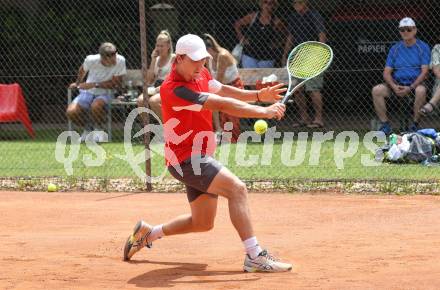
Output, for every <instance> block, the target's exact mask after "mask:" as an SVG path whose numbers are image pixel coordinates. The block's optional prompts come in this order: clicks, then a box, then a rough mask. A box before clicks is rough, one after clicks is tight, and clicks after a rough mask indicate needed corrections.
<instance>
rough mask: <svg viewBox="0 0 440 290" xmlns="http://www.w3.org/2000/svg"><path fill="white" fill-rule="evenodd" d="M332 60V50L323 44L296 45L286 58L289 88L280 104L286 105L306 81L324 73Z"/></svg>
mask: <svg viewBox="0 0 440 290" xmlns="http://www.w3.org/2000/svg"><path fill="white" fill-rule="evenodd" d="M332 60H333V50H332V49H331V47H330V46H328V45H327V44H325V43H322V42H318V41H307V42H303V43H301V44H299V45H297V46H296V47H295V48H294V49H293V50H292V51H291V52H290V53H289V57H288V58H287V64H286V69H287V72H288V73H289V86H288V88H287V91H286V94H285V95H284V98H283V99H282V100H281V101H280V102H281V103H283V104H285V103H287V101H288V100H289V99H290V97H291V96H292V95H293V93H295V92H296V91H297V90H298V89H299V88H301V87H302V86H303V85H304V84H305V83H306V82H307V81H309V80H311V79H313V78H314V77H317V76H319V75H320V74H322V73H323V72H325V70H326V69H327V68H328V67H329V66H330V64H331V63H332Z"/></svg>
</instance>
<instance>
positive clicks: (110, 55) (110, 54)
mask: <svg viewBox="0 0 440 290" xmlns="http://www.w3.org/2000/svg"><path fill="white" fill-rule="evenodd" d="M116 53H118V52H117V51H115V52H110V53H106V54H104V56H105V57H112V56H114V55H116Z"/></svg>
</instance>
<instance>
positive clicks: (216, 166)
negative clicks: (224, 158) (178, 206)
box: [168, 156, 223, 202]
mask: <svg viewBox="0 0 440 290" xmlns="http://www.w3.org/2000/svg"><path fill="white" fill-rule="evenodd" d="M192 161H193V163H194V166H193V163H192ZM179 165H180V168H181V169H182V173H183V176H181V175H180V173H179V171H178V170H176V168H175V167H173V166H168V171H169V172H170V173H171V175H172V176H173V177H174V178H176V179H177V180H179V181H181V182H182V183H183V184H185V186H186V194H187V197H188V201H189V202H192V201H194V200H195V199H196V198H197V197H199V196H200V195H201V194H209V195H212V196H213V197H217V195H215V194H211V193H208V192H207V190H208V188H209V186H210V185H211V182H212V181H213V180H214V177H215V176H216V175H217V173H219V172H220V170H221V169H222V167H223V165H222V164H221V163H220V162H218V161H217V160H215V159H214V158H212V157H211V156H193V157H190V158H188V159H186V160H185V161H183V162H182V163H180V164H179ZM196 166H197V167H196ZM199 166H200V170H199V168H198V167H199ZM195 167H196V168H195Z"/></svg>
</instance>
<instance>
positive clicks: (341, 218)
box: [0, 192, 440, 289]
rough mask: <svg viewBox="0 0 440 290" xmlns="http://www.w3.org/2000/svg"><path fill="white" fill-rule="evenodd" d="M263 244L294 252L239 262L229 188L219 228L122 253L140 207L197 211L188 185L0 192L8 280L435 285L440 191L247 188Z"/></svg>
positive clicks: (167, 212)
mask: <svg viewBox="0 0 440 290" xmlns="http://www.w3.org/2000/svg"><path fill="white" fill-rule="evenodd" d="M250 201H251V207H252V212H253V219H254V221H255V227H256V231H257V236H258V238H259V241H260V243H262V244H263V245H264V246H267V247H268V248H269V249H270V250H271V251H272V252H273V253H274V254H275V255H278V256H279V257H282V258H283V259H285V260H288V261H291V262H293V263H294V271H292V272H290V273H280V274H254V273H252V274H246V273H243V272H242V263H243V249H242V245H241V243H240V240H239V238H238V236H237V234H236V233H235V231H234V229H233V227H232V225H231V224H230V222H229V217H228V211H227V203H226V201H225V200H224V199H220V202H219V210H218V217H217V221H216V226H215V228H214V230H213V231H211V232H208V233H203V234H190V235H183V236H174V237H168V238H164V239H162V240H159V241H157V242H155V244H154V247H153V249H145V250H143V251H141V252H139V253H138V254H137V255H135V256H134V257H133V261H132V262H129V263H127V262H123V261H122V260H121V257H122V247H123V244H124V242H125V239H126V237H127V236H128V234H129V233H130V231H131V229H132V227H133V225H134V224H135V223H136V221H137V220H138V219H139V218H141V217H142V218H145V219H146V220H147V221H148V222H150V223H153V224H154V223H159V222H163V221H166V220H168V219H169V218H172V217H173V216H175V215H177V214H181V213H185V212H187V211H188V205H187V201H186V196H185V195H183V194H148V193H143V194H121V193H85V192H81V193H71V192H70V193H45V192H2V193H1V199H0V217H1V223H0V237H1V241H2V242H1V244H0V257H1V262H0V288H1V289H139V288H144V289H167V288H172V289H299V288H319V289H354V288H357V289H377V288H381V289H436V288H437V289H438V286H439V285H440V209H439V208H440V197H438V196H404V197H398V196H360V195H356V196H348V195H336V194H326V195H322V194H316V195H313V194H306V195H302V194H294V195H292V194H257V193H253V194H250Z"/></svg>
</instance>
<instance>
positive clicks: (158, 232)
mask: <svg viewBox="0 0 440 290" xmlns="http://www.w3.org/2000/svg"><path fill="white" fill-rule="evenodd" d="M162 227H163V224H162V225H157V226H154V227H153V229H152V230H151V233H150V235H149V236H148V241H150V242H152V241H155V240H157V239H160V238H162V237H163V236H165V234H164V233H163V230H162Z"/></svg>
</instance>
